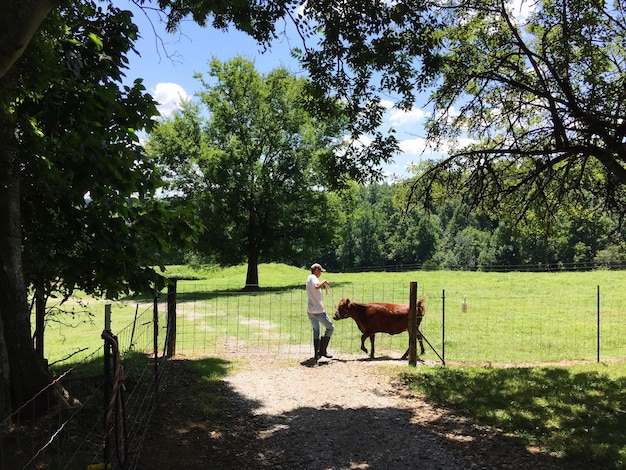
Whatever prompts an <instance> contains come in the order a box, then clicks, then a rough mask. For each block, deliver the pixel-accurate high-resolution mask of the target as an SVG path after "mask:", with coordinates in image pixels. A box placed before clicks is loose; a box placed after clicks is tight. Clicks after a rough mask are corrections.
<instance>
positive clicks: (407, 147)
mask: <svg viewBox="0 0 626 470" xmlns="http://www.w3.org/2000/svg"><path fill="white" fill-rule="evenodd" d="M425 149H426V139H423V138H421V137H418V138H417V139H406V140H402V141H400V150H401V151H402V153H404V154H405V155H422V154H423V152H424V150H425Z"/></svg>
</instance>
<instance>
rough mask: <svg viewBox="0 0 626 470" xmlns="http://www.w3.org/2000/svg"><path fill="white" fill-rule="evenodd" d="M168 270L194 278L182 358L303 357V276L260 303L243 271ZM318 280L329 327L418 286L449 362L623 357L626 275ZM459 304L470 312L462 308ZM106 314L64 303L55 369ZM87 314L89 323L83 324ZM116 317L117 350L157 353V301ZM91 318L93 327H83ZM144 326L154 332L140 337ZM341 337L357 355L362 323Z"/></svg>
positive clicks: (56, 326)
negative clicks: (346, 310) (339, 317)
mask: <svg viewBox="0 0 626 470" xmlns="http://www.w3.org/2000/svg"><path fill="white" fill-rule="evenodd" d="M170 271H171V272H170V275H171V276H176V277H178V278H187V279H186V280H182V279H179V280H178V281H177V318H178V319H177V344H176V347H177V351H189V352H191V353H202V354H223V353H225V352H226V353H227V352H228V351H229V350H230V351H232V350H241V349H249V350H251V349H257V350H258V349H260V350H262V351H263V352H275V353H281V352H282V353H294V354H297V353H299V352H300V351H301V350H303V349H304V350H306V348H307V347H308V346H309V344H310V342H311V341H310V336H311V332H310V323H309V321H308V318H307V317H306V313H305V311H306V310H305V309H306V295H305V292H304V288H303V285H304V281H305V279H306V276H307V275H308V271H307V270H303V269H297V268H293V267H289V266H285V265H281V264H268V265H261V267H260V276H259V277H260V281H261V289H262V290H261V292H258V293H244V292H241V291H240V288H241V287H242V286H243V284H244V281H245V266H241V267H235V268H227V269H215V268H213V269H205V270H204V271H203V270H195V271H192V270H190V269H189V268H186V267H172V268H170ZM323 276H324V277H325V278H326V279H328V280H329V282H330V284H331V291H330V293H328V294H327V295H326V296H325V297H324V302H325V306H326V308H327V311H328V312H329V314H330V315H331V316H332V314H333V313H334V308H335V306H336V304H337V303H338V301H339V300H340V299H341V298H346V297H347V298H350V299H351V300H353V301H357V302H373V301H384V302H396V303H408V302H409V297H408V296H409V285H410V283H411V282H417V283H418V296H426V297H427V301H426V308H427V313H426V316H425V318H424V320H423V322H422V325H421V328H420V329H421V331H422V332H423V333H424V335H425V336H426V338H427V340H428V342H429V343H430V345H431V346H432V347H433V348H434V350H436V352H437V354H438V355H439V356H441V357H443V358H444V359H445V361H446V362H449V363H457V362H461V363H464V364H489V363H491V364H494V363H503V364H525V363H531V364H537V363H552V362H562V361H570V362H572V361H587V362H588V361H594V360H597V359H598V355H599V358H600V360H601V361H604V360H615V359H620V358H626V343H625V342H624V341H623V338H624V337H626V296H624V295H622V293H624V292H626V273H625V272H621V271H593V272H556V273H481V272H450V271H417V272H406V273H380V272H378V273H349V274H347V273H324V275H323ZM598 293H599V296H598ZM464 297H466V299H467V308H466V311H465V312H463V311H462V309H461V303H462V301H463V298H464ZM105 303H106V302H104V301H100V300H93V299H82V300H81V302H80V303H74V304H69V306H70V307H73V308H74V310H75V312H74V315H73V316H71V317H69V316H67V315H66V317H67V318H70V319H71V320H72V321H73V322H74V324H75V327H73V328H71V327H68V326H65V324H62V323H51V324H49V325H48V326H47V330H46V339H45V346H46V355H47V357H48V358H49V359H50V360H51V361H57V360H59V359H61V358H63V357H67V356H69V355H70V354H71V353H73V352H75V351H80V350H82V349H85V350H84V351H82V352H81V354H87V353H88V352H89V351H92V350H93V349H94V348H98V347H99V346H100V345H101V344H102V340H101V338H100V333H101V331H102V329H103V327H104V318H103V317H104V304H105ZM83 304H86V310H88V311H89V312H90V313H91V316H90V317H86V316H85V315H84V314H80V313H78V311H79V309H82V308H83ZM598 307H599V309H598ZM158 309H159V316H160V318H161V320H159V328H161V329H164V328H165V320H164V319H165V310H166V295H165V292H164V293H162V295H161V296H160V299H159V302H158ZM111 310H112V324H111V329H112V331H113V332H114V333H115V334H118V335H119V336H120V343H121V347H122V348H124V347H125V346H126V347H128V346H130V344H131V342H132V343H133V344H134V345H135V348H140V349H143V348H145V347H148V348H151V347H152V340H151V334H152V330H151V328H152V325H151V324H150V322H151V320H152V316H153V304H152V299H146V298H143V299H142V298H128V299H123V300H120V301H116V302H113V303H112V308H111ZM598 312H599V313H600V317H599V319H600V321H599V327H598ZM135 317H136V318H137V319H136V320H135ZM85 318H88V320H89V321H84V322H81V319H85ZM133 324H134V327H133ZM145 325H149V331H144V330H145ZM335 327H336V328H335V334H334V335H333V340H332V343H331V345H332V348H333V350H334V351H337V352H340V353H350V354H352V353H355V354H356V353H360V332H359V331H358V329H357V327H356V324H355V323H354V322H353V321H352V320H350V319H347V320H343V321H336V322H335ZM142 328H143V329H142ZM133 329H134V331H131V330H133ZM598 339H599V340H600V341H599V342H598ZM368 343H369V342H367V343H366V345H367V346H368V347H369V344H368ZM376 343H377V347H376V349H377V351H379V352H380V353H381V354H382V353H386V354H396V353H399V354H401V353H402V352H403V351H404V349H406V345H407V335H406V334H402V335H396V336H389V335H385V334H379V335H377V339H376ZM429 349H430V348H429ZM437 354H435V352H434V351H433V350H432V349H430V350H429V351H428V352H427V355H426V356H425V358H426V359H432V360H436V359H438V358H437Z"/></svg>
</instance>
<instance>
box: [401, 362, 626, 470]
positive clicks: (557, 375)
mask: <svg viewBox="0 0 626 470" xmlns="http://www.w3.org/2000/svg"><path fill="white" fill-rule="evenodd" d="M401 377H402V378H403V379H404V381H405V383H406V385H407V387H408V388H410V389H412V390H414V391H416V392H417V393H418V395H419V396H420V397H422V398H424V399H426V400H427V401H429V402H432V403H435V404H437V405H440V406H444V407H446V408H452V409H455V410H457V412H460V413H462V414H464V415H465V416H467V417H469V418H471V419H473V420H475V421H477V422H478V423H479V424H483V425H489V426H493V427H495V428H497V429H500V430H502V431H503V432H505V433H509V434H511V435H512V436H515V437H516V438H518V439H519V440H520V441H521V442H522V443H523V444H524V445H526V446H529V447H530V446H532V447H535V448H538V449H540V450H541V451H542V452H545V453H549V454H552V455H555V456H557V457H560V458H562V459H564V461H565V462H568V461H569V462H572V463H576V464H577V466H578V467H580V466H581V464H586V465H588V466H589V468H606V469H609V468H615V469H617V468H626V408H625V407H624V403H626V363H616V364H596V365H584V366H569V367H534V368H483V367H464V368H460V367H445V368H444V367H419V368H417V369H414V370H412V371H410V372H404V373H402V374H401ZM578 467H577V468H578Z"/></svg>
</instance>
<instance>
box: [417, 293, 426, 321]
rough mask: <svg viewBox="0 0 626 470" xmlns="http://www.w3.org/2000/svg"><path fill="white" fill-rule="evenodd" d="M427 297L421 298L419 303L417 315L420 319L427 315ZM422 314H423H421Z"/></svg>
mask: <svg viewBox="0 0 626 470" xmlns="http://www.w3.org/2000/svg"><path fill="white" fill-rule="evenodd" d="M426 298H427V297H426V296H425V295H424V296H422V297H420V298H419V300H418V301H417V314H418V315H419V316H420V317H423V316H424V315H426V307H424V305H423V304H424V302H426ZM420 312H421V313H420Z"/></svg>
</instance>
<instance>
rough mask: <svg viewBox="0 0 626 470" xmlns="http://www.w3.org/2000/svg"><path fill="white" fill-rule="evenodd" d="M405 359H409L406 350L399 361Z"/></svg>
mask: <svg viewBox="0 0 626 470" xmlns="http://www.w3.org/2000/svg"><path fill="white" fill-rule="evenodd" d="M407 357H409V350H408V348H407V350H406V352H405V353H404V354H403V355H402V357H401V358H400V359H402V360H405V359H406V358H407Z"/></svg>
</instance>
